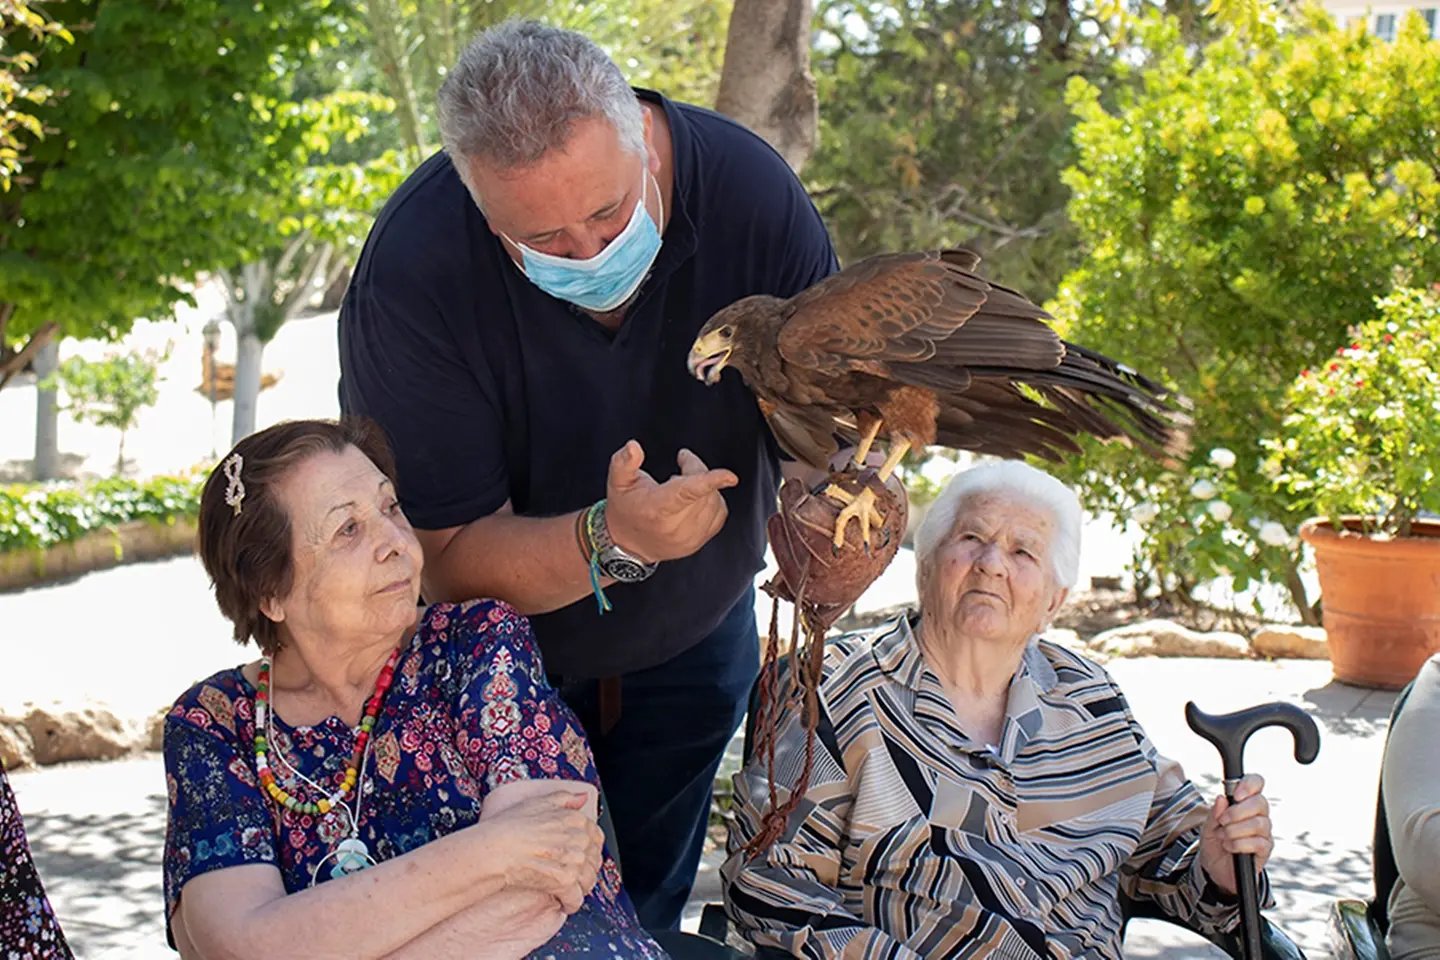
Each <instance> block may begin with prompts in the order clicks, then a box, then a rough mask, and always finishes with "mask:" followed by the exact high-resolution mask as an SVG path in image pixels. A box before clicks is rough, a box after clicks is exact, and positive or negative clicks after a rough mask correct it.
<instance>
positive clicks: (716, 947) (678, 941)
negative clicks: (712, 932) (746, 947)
mask: <svg viewBox="0 0 1440 960" xmlns="http://www.w3.org/2000/svg"><path fill="white" fill-rule="evenodd" d="M650 936H651V937H653V938H654V939H655V942H656V943H658V944H660V946H661V947H663V948H664V949H665V952H666V953H668V954H670V956H671V958H672V960H748V958H747V957H746V956H745V955H744V954H743V953H741V952H740V951H738V950H736V949H734V948H732V947H730V946H727V945H726V944H725V943H724V942H723V941H717V940H712V939H711V938H710V937H707V936H704V935H702V934H696V933H682V932H681V931H679V930H651V931H650Z"/></svg>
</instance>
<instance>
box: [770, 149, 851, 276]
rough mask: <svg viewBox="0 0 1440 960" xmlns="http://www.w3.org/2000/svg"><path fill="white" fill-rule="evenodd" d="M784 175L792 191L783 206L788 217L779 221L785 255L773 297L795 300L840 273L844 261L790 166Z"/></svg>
mask: <svg viewBox="0 0 1440 960" xmlns="http://www.w3.org/2000/svg"><path fill="white" fill-rule="evenodd" d="M781 165H782V166H784V163H783V161H782V162H781ZM784 172H785V176H786V177H787V178H788V180H787V184H788V187H789V189H788V191H787V197H786V203H785V204H784V205H783V206H782V207H781V209H783V210H784V211H785V215H784V216H783V217H779V218H777V220H776V227H778V228H779V230H780V233H779V236H778V237H777V243H778V249H779V250H780V252H781V253H780V261H779V262H780V269H779V271H778V272H777V275H776V287H775V290H774V292H773V296H777V297H793V296H795V294H797V293H800V292H801V291H802V290H807V289H809V288H810V287H813V286H814V285H815V284H817V283H819V282H820V281H821V280H824V279H825V278H826V277H828V276H830V275H831V274H832V273H835V272H836V271H838V270H839V269H840V261H839V259H838V258H837V257H836V255H835V245H834V244H833V243H832V242H831V240H830V232H829V231H828V230H826V229H825V221H824V220H822V219H821V218H820V211H819V210H817V209H815V204H814V202H813V201H812V200H811V199H810V196H809V194H807V193H806V192H805V188H804V186H802V185H801V183H800V181H799V179H798V178H797V177H796V176H795V174H794V173H792V172H791V171H790V168H789V167H788V166H785V171H784Z"/></svg>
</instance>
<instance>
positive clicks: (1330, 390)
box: [1325, 387, 1335, 397]
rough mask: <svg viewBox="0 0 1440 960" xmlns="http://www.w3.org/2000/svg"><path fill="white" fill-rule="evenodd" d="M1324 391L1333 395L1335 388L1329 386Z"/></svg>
mask: <svg viewBox="0 0 1440 960" xmlns="http://www.w3.org/2000/svg"><path fill="white" fill-rule="evenodd" d="M1325 392H1326V393H1328V394H1330V395H1331V396H1332V397H1333V396H1334V395H1335V388H1334V387H1331V388H1330V389H1329V390H1326V391H1325Z"/></svg>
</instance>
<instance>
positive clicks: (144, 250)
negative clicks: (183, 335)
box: [0, 0, 335, 343]
mask: <svg viewBox="0 0 1440 960" xmlns="http://www.w3.org/2000/svg"><path fill="white" fill-rule="evenodd" d="M46 9H47V12H49V13H50V14H51V15H53V16H54V18H55V19H56V20H58V21H59V22H61V23H66V24H69V25H70V26H71V28H72V30H73V33H74V39H75V42H74V43H73V44H68V43H64V42H61V40H59V39H58V38H55V37H42V38H40V39H37V40H29V41H26V42H27V43H28V46H26V47H25V48H24V51H23V52H29V53H34V54H35V55H37V56H38V61H39V65H38V67H37V69H36V70H35V72H34V74H33V78H34V80H35V82H36V83H37V84H41V85H44V86H47V87H49V88H51V89H53V90H54V91H55V96H54V97H52V98H51V99H50V100H49V101H48V102H47V103H46V104H44V105H42V106H37V107H36V108H35V109H34V111H33V112H34V115H35V117H36V118H37V119H38V120H39V121H40V122H41V123H43V124H44V125H45V126H46V127H48V128H52V129H57V130H60V131H63V133H62V134H59V135H52V136H47V137H46V138H45V139H44V140H42V141H40V142H38V143H37V144H35V145H34V147H33V149H32V156H31V158H30V159H29V160H28V161H27V163H26V168H25V182H23V183H19V184H18V186H17V187H16V188H12V190H11V191H10V193H9V194H8V195H5V196H3V197H0V319H4V318H6V317H7V314H9V312H10V309H11V308H12V307H13V311H14V312H13V317H9V323H8V325H7V326H6V328H5V329H4V331H3V341H4V342H5V343H16V342H23V341H24V339H25V338H26V337H27V336H28V335H29V334H30V333H31V332H33V331H35V330H36V329H38V328H40V327H41V326H42V325H43V324H46V323H50V322H56V323H58V324H59V327H60V333H61V334H62V335H68V336H76V337H101V338H106V339H114V338H118V337H119V336H121V335H123V334H124V333H125V332H126V331H127V330H128V329H129V327H130V325H131V323H132V322H133V320H134V319H135V318H136V317H140V316H148V317H152V318H158V317H163V316H166V315H168V314H169V312H170V311H171V309H172V308H173V306H174V305H175V304H176V303H177V302H180V301H187V302H192V303H193V300H192V298H191V296H190V294H189V291H188V285H189V281H191V280H192V279H193V278H194V277H195V276H196V275H197V274H198V273H199V272H202V271H205V270H209V269H213V268H215V267H217V266H220V265H223V264H226V263H230V262H233V261H234V260H235V258H236V255H237V252H238V251H240V250H243V249H244V248H245V246H246V244H247V243H248V242H249V240H250V236H249V235H248V234H247V233H246V223H245V218H244V213H245V212H246V211H247V210H248V209H249V207H250V205H251V199H250V197H251V193H252V191H254V190H255V189H256V188H257V187H259V186H260V185H262V184H263V182H264V178H265V176H266V174H267V170H266V167H265V164H266V163H267V162H268V160H269V159H270V158H271V157H272V156H273V155H274V154H275V152H276V149H277V143H276V140H277V138H279V139H285V138H295V137H298V136H299V135H300V132H301V131H300V130H298V129H295V128H294V127H291V128H285V127H283V126H282V124H281V123H280V119H279V118H278V117H277V110H276V108H277V105H278V104H279V103H280V102H282V101H283V99H284V98H285V96H286V94H287V91H288V89H289V83H290V82H289V79H288V78H289V77H290V76H291V75H292V74H293V73H294V72H295V71H296V69H297V67H298V66H299V65H300V64H302V63H304V62H305V61H306V60H308V58H310V57H311V56H312V54H313V53H314V52H315V51H317V50H318V49H319V48H320V47H321V45H322V44H323V43H324V42H327V41H328V38H329V36H330V35H331V32H332V30H333V28H334V25H335V20H334V17H333V16H332V12H331V3H330V0H285V2H283V3H277V2H274V0H259V2H256V3H244V4H239V3H232V2H227V0H186V2H184V3H168V2H163V0H106V2H104V3H97V2H95V0H57V2H53V3H50V4H48V5H47V8H46ZM7 39H8V38H7ZM22 40H24V38H22ZM182 80H183V82H181V81H182Z"/></svg>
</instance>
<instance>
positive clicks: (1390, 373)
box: [1265, 289, 1440, 537]
mask: <svg viewBox="0 0 1440 960" xmlns="http://www.w3.org/2000/svg"><path fill="white" fill-rule="evenodd" d="M1380 308H1381V312H1380V315H1379V316H1378V317H1376V318H1374V319H1373V320H1369V321H1367V322H1365V323H1363V324H1361V325H1360V326H1359V328H1358V329H1356V330H1354V331H1352V333H1351V335H1352V338H1353V339H1352V340H1351V343H1350V344H1349V345H1348V346H1345V347H1341V348H1340V350H1339V351H1337V354H1336V356H1335V357H1334V358H1333V359H1331V360H1328V361H1326V362H1325V363H1324V364H1322V365H1320V366H1318V367H1316V368H1315V369H1314V370H1313V371H1312V370H1304V371H1301V373H1300V376H1298V377H1296V378H1295V380H1294V381H1293V382H1292V383H1291V384H1290V388H1289V390H1287V391H1286V394H1285V418H1284V421H1283V422H1282V426H1281V430H1280V434H1279V436H1278V437H1276V438H1274V439H1271V440H1268V441H1266V444H1265V446H1266V448H1267V449H1268V450H1269V451H1270V454H1271V455H1270V458H1269V460H1268V461H1267V467H1268V470H1269V472H1271V473H1274V474H1275V475H1276V482H1277V483H1278V484H1279V485H1280V486H1282V487H1283V488H1285V489H1286V490H1288V491H1289V492H1290V494H1291V495H1292V496H1294V497H1295V499H1296V501H1297V502H1298V503H1299V504H1301V505H1302V506H1304V507H1305V508H1306V509H1308V510H1311V511H1312V512H1314V513H1315V514H1317V515H1319V516H1321V517H1324V518H1326V519H1328V520H1329V521H1330V522H1331V523H1332V524H1333V525H1334V526H1335V527H1336V529H1340V518H1341V517H1342V516H1345V515H1357V514H1358V515H1360V516H1361V517H1363V518H1364V519H1363V529H1364V530H1365V532H1367V533H1371V534H1375V533H1379V534H1382V535H1385V536H1400V537H1404V536H1409V535H1410V532H1411V531H1410V525H1411V522H1412V521H1413V520H1414V519H1415V517H1416V514H1417V513H1419V512H1421V511H1426V512H1430V513H1436V512H1440V483H1437V478H1440V302H1437V300H1436V298H1435V296H1434V294H1433V293H1427V292H1423V291H1420V290H1413V289H1409V290H1400V291H1397V292H1396V293H1395V294H1393V295H1392V296H1390V297H1387V298H1386V299H1385V300H1384V301H1382V303H1381V304H1380Z"/></svg>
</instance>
